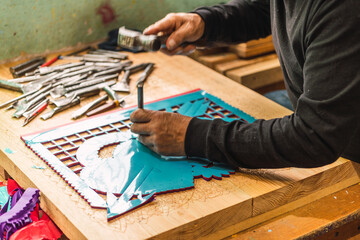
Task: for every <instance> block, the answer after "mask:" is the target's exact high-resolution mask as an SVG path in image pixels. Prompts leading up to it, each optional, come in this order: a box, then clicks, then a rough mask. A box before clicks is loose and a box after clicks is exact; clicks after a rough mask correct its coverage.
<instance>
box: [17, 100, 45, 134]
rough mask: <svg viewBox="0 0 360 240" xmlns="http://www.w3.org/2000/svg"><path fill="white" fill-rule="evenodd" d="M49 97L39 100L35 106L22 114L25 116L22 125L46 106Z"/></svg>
mask: <svg viewBox="0 0 360 240" xmlns="http://www.w3.org/2000/svg"><path fill="white" fill-rule="evenodd" d="M48 102H49V99H45V100H43V101H42V102H40V103H39V104H38V105H37V106H35V107H34V108H33V109H32V110H30V111H27V112H24V114H23V116H24V117H25V120H24V123H23V125H22V126H23V127H24V126H25V125H26V124H28V123H29V122H30V121H31V120H33V119H34V118H35V117H36V116H37V115H39V114H40V113H41V112H43V111H44V110H45V109H46V108H47V106H48Z"/></svg>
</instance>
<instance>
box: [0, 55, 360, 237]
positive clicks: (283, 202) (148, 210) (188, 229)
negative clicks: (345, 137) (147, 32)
mask: <svg viewBox="0 0 360 240" xmlns="http://www.w3.org/2000/svg"><path fill="white" fill-rule="evenodd" d="M129 55H130V57H129V58H130V59H131V60H134V62H135V63H140V62H148V61H152V62H154V63H155V64H156V68H155V70H154V71H153V73H152V74H151V75H150V77H149V78H148V80H147V81H146V83H145V87H144V88H145V96H144V97H145V101H152V100H155V99H159V98H163V97H167V96H169V95H173V94H178V93H181V92H185V91H189V90H192V89H195V88H199V87H200V88H202V89H204V90H205V91H207V92H209V93H211V94H214V95H216V96H218V97H220V98H221V99H223V100H224V101H226V102H228V103H229V104H231V105H233V106H235V107H238V108H240V109H241V110H243V111H245V112H247V113H249V114H251V115H252V116H254V117H255V118H264V119H270V118H274V117H282V116H284V115H287V114H291V111H289V110H287V109H285V108H283V107H281V106H279V105H277V104H274V103H273V102H272V101H270V100H268V99H266V98H264V97H262V96H261V95H259V94H257V93H255V92H253V91H252V90H250V89H248V88H246V87H244V86H242V85H240V84H238V83H236V82H235V81H231V80H230V79H228V78H226V77H225V76H223V75H221V74H219V73H216V72H215V71H212V70H209V69H208V68H207V67H205V66H203V65H202V64H200V63H197V62H195V61H193V60H191V59H190V58H187V57H184V56H174V57H170V56H166V55H164V54H162V53H140V54H136V55H135V54H129ZM6 74H7V73H3V72H0V77H4V75H6ZM133 79H136V77H134V78H133ZM135 84H136V83H135V81H133V80H132V81H131V82H130V89H131V91H133V92H134V91H135V90H136V88H135ZM0 92H1V94H0V102H4V101H5V100H9V99H10V98H12V97H14V96H16V93H13V92H11V91H7V90H0ZM3 93H4V94H3ZM135 104H136V94H134V95H133V96H131V97H129V98H128V105H135ZM78 108H79V106H77V107H74V108H72V109H68V110H66V111H64V112H62V113H61V114H59V115H57V116H55V117H54V118H52V119H50V120H48V121H46V122H44V121H41V120H40V119H38V118H37V119H35V120H33V121H32V122H31V123H30V124H29V125H27V126H26V127H23V128H22V127H21V124H22V119H20V120H18V119H13V118H11V113H12V112H11V111H9V112H5V111H3V110H1V111H2V113H1V115H0V119H1V121H0V134H1V140H2V141H0V149H1V150H3V149H5V148H6V147H10V148H11V149H12V150H13V151H14V153H13V154H4V153H3V152H0V159H1V161H2V162H1V165H2V166H3V167H4V168H5V169H6V170H7V171H8V172H9V174H10V175H11V176H13V177H14V179H15V180H16V181H17V182H18V183H19V184H20V185H22V186H23V187H25V188H26V187H29V186H31V187H37V188H39V189H40V191H41V207H42V208H43V209H44V210H45V211H46V212H47V213H48V214H49V215H50V217H51V218H52V219H53V220H54V221H55V223H56V224H57V225H58V226H59V227H60V228H61V229H62V230H63V231H64V233H65V234H66V235H67V236H68V237H69V238H70V239H106V238H109V239H133V238H137V239H139V238H140V239H143V238H150V237H157V238H166V239H173V238H180V239H188V238H201V237H204V238H205V237H206V238H208V237H209V238H210V239H211V238H221V237H226V236H229V235H230V234H232V233H236V232H238V231H239V229H240V228H243V229H244V228H248V227H251V226H254V224H257V223H259V222H264V221H266V220H268V219H270V218H273V217H276V216H278V215H279V214H282V213H284V212H286V211H289V210H291V209H294V208H297V207H299V206H302V205H304V204H306V203H308V202H310V201H313V200H315V199H316V196H323V195H324V194H329V193H332V192H334V191H337V190H339V188H344V187H347V186H349V185H352V184H354V182H355V181H359V176H358V175H357V174H355V173H356V170H355V167H356V166H354V168H351V167H349V166H348V165H349V163H350V162H349V161H348V160H344V159H339V160H338V161H337V162H335V163H333V164H331V165H329V166H325V167H323V168H316V169H293V168H290V169H274V170H258V171H255V172H252V171H249V170H242V171H241V172H238V173H236V174H235V175H232V176H231V177H230V178H225V179H223V180H221V181H210V182H206V181H204V180H202V179H197V180H195V186H196V187H195V188H194V189H190V190H187V191H181V192H176V193H170V194H163V195H159V196H157V197H156V201H153V202H152V203H150V204H148V205H146V206H144V207H141V208H139V209H137V210H135V211H132V212H130V213H128V214H126V215H124V216H121V217H119V218H117V219H115V220H113V221H111V222H106V211H104V210H102V209H92V208H90V207H89V205H88V204H87V203H86V202H85V201H84V200H83V199H82V198H80V197H79V196H78V195H77V193H76V192H75V191H74V190H73V189H72V188H71V187H69V186H68V185H67V184H66V183H65V182H64V181H63V180H62V179H61V178H60V177H59V176H57V175H56V174H55V173H54V172H53V171H52V170H51V169H49V168H48V167H47V168H46V169H35V168H33V167H32V166H33V165H37V166H45V164H44V163H43V162H42V161H41V160H40V159H39V158H38V157H37V156H35V154H33V153H32V152H31V151H30V150H29V149H27V148H26V147H25V146H24V143H23V142H22V141H21V140H20V138H19V136H20V135H23V134H27V133H31V132H34V131H41V130H44V129H47V128H51V127H55V126H57V125H59V124H64V123H70V122H72V120H70V118H71V117H70V116H71V114H72V112H73V111H74V110H75V109H78ZM9 126H11V127H9ZM342 168H344V169H345V173H344V174H343V175H342V174H337V175H339V176H337V175H336V176H334V174H335V173H337V171H338V170H339V169H342ZM330 177H331V178H335V179H334V180H329V179H328V178H330ZM297 182H301V183H303V184H297ZM313 183H316V184H313ZM304 184H305V185H304ZM303 185H304V186H303ZM313 186H322V189H320V190H319V189H317V188H316V187H315V188H314V187H313ZM271 193H274V194H275V195H272V194H271ZM279 193H284V197H283V198H277V197H276V196H277V195H278V194H279ZM295 193H297V194H298V195H299V197H301V198H299V199H297V200H295V201H294V199H292V198H291V197H289V196H293V195H295ZM300 193H303V194H300ZM265 195H267V196H268V197H270V199H276V201H275V202H274V203H266V198H262V196H265ZM254 203H255V205H254ZM254 206H256V208H254ZM262 208H264V210H263V209H262ZM254 214H255V215H254Z"/></svg>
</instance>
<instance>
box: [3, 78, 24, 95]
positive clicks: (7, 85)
mask: <svg viewBox="0 0 360 240" xmlns="http://www.w3.org/2000/svg"><path fill="white" fill-rule="evenodd" d="M0 88H5V89H10V90H14V91H17V92H21V93H23V89H22V85H21V84H18V83H16V82H9V81H6V80H0Z"/></svg>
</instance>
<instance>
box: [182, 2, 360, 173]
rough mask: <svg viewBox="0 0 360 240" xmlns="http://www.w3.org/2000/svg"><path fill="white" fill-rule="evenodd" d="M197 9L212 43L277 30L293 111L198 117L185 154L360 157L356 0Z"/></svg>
mask: <svg viewBox="0 0 360 240" xmlns="http://www.w3.org/2000/svg"><path fill="white" fill-rule="evenodd" d="M195 12H196V13H197V14H199V15H200V16H201V17H202V18H203V19H204V21H205V32H204V35H203V38H204V39H206V40H207V41H209V42H211V41H213V42H214V41H221V42H228V43H238V42H245V41H248V40H251V39H257V38H261V37H265V36H267V35H269V34H272V37H273V41H274V45H275V49H276V52H277V55H278V57H279V59H280V63H281V67H282V70H283V73H284V78H285V85H286V88H287V91H288V94H289V97H290V100H291V103H292V105H293V106H294V109H295V112H294V114H291V115H289V116H285V117H283V118H277V119H272V120H256V121H255V122H254V123H251V124H243V123H241V122H239V121H234V122H231V123H226V122H224V121H222V120H219V119H216V120H214V121H208V120H200V119H197V118H194V119H192V120H191V122H190V125H189V127H188V129H187V133H186V138H185V151H186V154H187V155H188V156H198V157H206V158H208V159H210V160H212V161H217V162H225V163H229V164H231V165H234V166H241V167H248V168H280V167H291V166H292V167H317V166H322V165H325V164H329V163H331V162H333V161H335V160H336V159H337V158H338V157H340V156H343V157H345V158H348V159H351V160H354V161H359V162H360V1H359V0H306V1H294V0H271V1H260V0H252V1H250V0H248V1H246V0H236V1H235V0H234V1H231V2H229V3H228V4H223V5H216V6H213V7H202V8H198V9H197V10H195Z"/></svg>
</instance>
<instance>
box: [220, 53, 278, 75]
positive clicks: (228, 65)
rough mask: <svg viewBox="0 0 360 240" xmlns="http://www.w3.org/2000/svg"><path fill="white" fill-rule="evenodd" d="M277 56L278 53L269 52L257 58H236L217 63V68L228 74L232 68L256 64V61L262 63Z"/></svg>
mask: <svg viewBox="0 0 360 240" xmlns="http://www.w3.org/2000/svg"><path fill="white" fill-rule="evenodd" d="M276 58H277V56H276V54H269V55H265V56H261V57H257V58H252V59H236V60H233V61H228V62H223V63H219V64H216V65H215V70H216V71H218V72H219V73H221V74H224V75H226V72H228V71H230V70H234V69H237V68H242V67H245V66H248V65H251V64H254V63H260V62H263V61H267V60H272V59H276Z"/></svg>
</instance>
